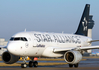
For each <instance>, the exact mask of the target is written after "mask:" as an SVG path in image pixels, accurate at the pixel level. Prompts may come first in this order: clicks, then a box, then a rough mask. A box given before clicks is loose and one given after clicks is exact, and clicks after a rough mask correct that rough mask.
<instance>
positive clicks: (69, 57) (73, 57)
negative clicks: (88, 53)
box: [64, 51, 82, 64]
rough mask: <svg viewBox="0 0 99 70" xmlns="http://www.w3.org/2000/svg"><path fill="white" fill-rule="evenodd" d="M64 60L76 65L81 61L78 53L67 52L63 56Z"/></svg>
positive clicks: (80, 55)
mask: <svg viewBox="0 0 99 70" xmlns="http://www.w3.org/2000/svg"><path fill="white" fill-rule="evenodd" d="M64 59H65V61H66V62H67V63H69V64H76V63H79V62H80V61H81V59H82V54H81V53H80V52H79V51H67V52H66V53H65V54H64Z"/></svg>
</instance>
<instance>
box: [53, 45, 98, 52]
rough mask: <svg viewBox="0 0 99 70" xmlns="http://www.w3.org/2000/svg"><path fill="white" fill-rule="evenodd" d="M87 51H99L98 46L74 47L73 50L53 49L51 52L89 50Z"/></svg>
mask: <svg viewBox="0 0 99 70" xmlns="http://www.w3.org/2000/svg"><path fill="white" fill-rule="evenodd" d="M89 49H99V45H98V46H86V47H75V48H72V47H71V48H66V47H65V48H54V49H53V52H66V51H69V50H76V51H79V50H89Z"/></svg>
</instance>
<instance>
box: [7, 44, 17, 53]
mask: <svg viewBox="0 0 99 70" xmlns="http://www.w3.org/2000/svg"><path fill="white" fill-rule="evenodd" d="M7 50H8V52H10V53H12V54H15V52H16V46H15V44H13V43H9V44H8V46H7Z"/></svg>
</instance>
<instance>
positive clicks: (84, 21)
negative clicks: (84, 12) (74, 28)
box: [82, 17, 87, 31]
mask: <svg viewBox="0 0 99 70" xmlns="http://www.w3.org/2000/svg"><path fill="white" fill-rule="evenodd" d="M82 25H83V28H84V29H83V31H87V20H86V17H84V20H83V21H82Z"/></svg>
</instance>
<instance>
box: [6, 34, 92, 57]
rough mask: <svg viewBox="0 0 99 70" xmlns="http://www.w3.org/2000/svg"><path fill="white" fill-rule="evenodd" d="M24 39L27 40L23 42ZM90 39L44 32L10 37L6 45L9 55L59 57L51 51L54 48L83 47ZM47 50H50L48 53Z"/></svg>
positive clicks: (87, 44)
mask: <svg viewBox="0 0 99 70" xmlns="http://www.w3.org/2000/svg"><path fill="white" fill-rule="evenodd" d="M23 38H26V39H27V40H23ZM88 41H91V38H89V37H86V36H80V35H75V34H63V33H44V32H20V33H17V34H15V35H14V36H12V39H11V40H10V41H9V43H8V45H7V49H8V51H9V52H10V53H12V54H14V55H17V56H30V57H35V56H46V57H50V56H51V57H59V56H62V55H61V54H54V53H53V52H52V51H51V50H53V49H54V47H60V48H63V47H67V48H69V47H79V46H80V47H83V46H89V45H90V43H88ZM49 48H52V49H51V50H50V51H49Z"/></svg>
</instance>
